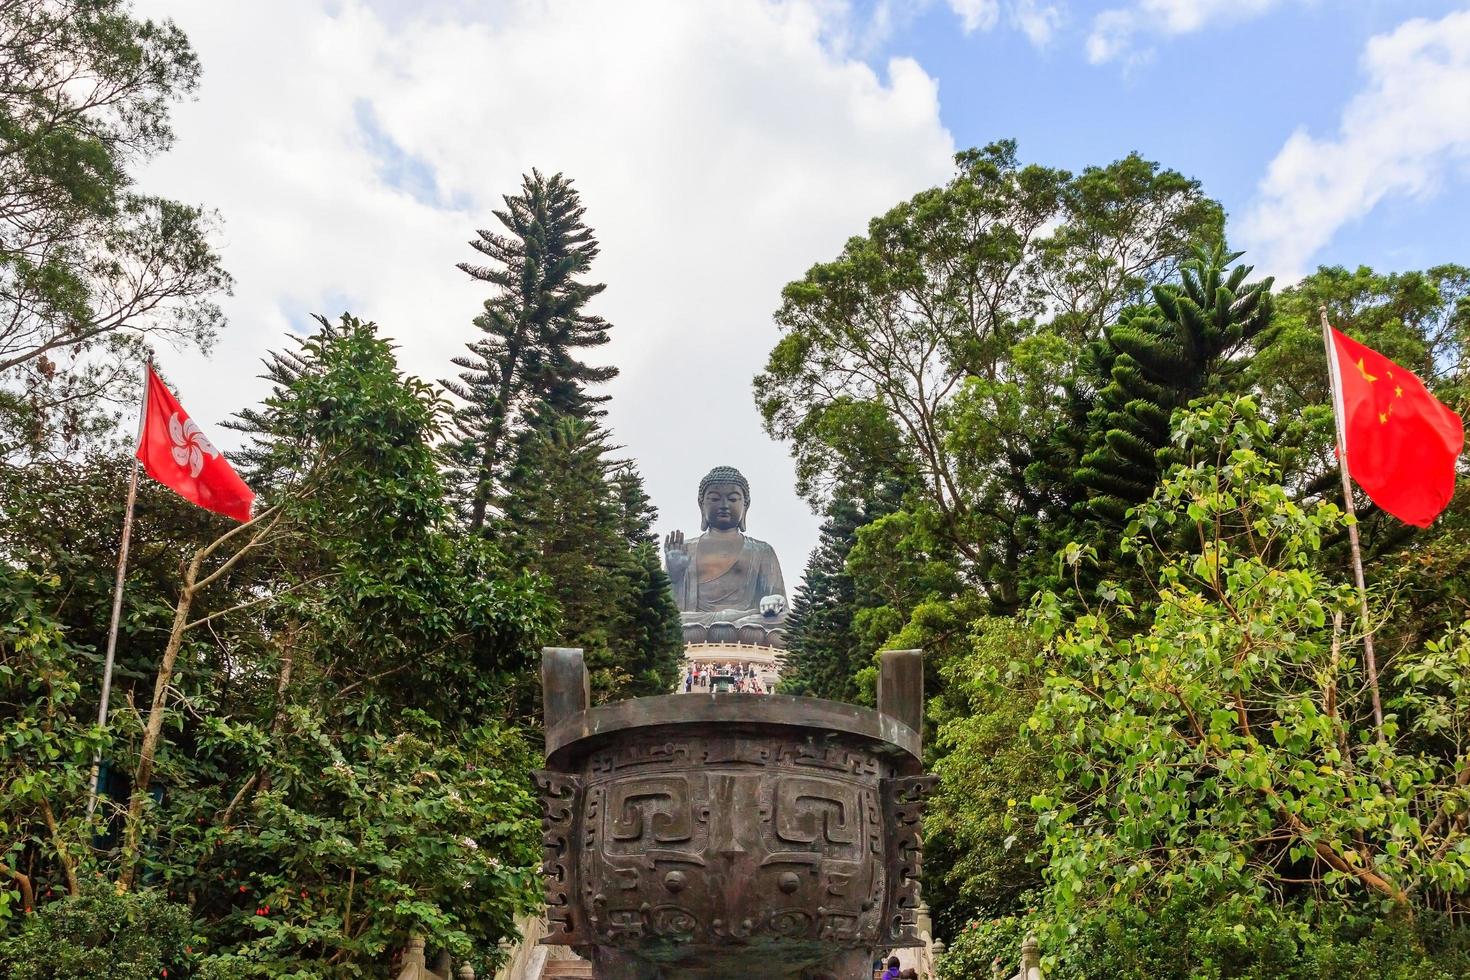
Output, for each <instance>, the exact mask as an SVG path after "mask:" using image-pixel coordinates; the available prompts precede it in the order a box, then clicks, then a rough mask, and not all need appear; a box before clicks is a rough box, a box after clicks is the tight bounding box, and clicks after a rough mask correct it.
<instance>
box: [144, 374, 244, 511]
mask: <svg viewBox="0 0 1470 980" xmlns="http://www.w3.org/2000/svg"><path fill="white" fill-rule="evenodd" d="M138 459H139V460H141V461H142V463H143V469H145V470H147V471H148V475H149V476H151V477H153V479H155V480H157V481H158V482H159V483H162V484H163V485H164V486H166V487H168V488H169V489H170V490H172V491H173V492H174V493H177V494H178V495H179V496H180V497H183V498H184V499H185V500H190V501H193V502H194V503H196V504H198V505H199V506H200V507H203V508H204V509H205V510H212V511H214V512H215V513H216V514H224V515H225V516H226V517H233V518H234V519H235V520H237V521H241V522H244V521H248V520H250V505H251V503H252V502H254V500H255V493H254V491H252V490H251V489H250V488H249V487H247V486H246V485H245V481H244V480H242V479H240V477H239V475H238V474H236V473H235V471H234V470H233V469H231V468H230V464H229V463H228V462H226V461H225V458H224V457H223V456H221V455H220V451H219V450H218V449H215V448H214V444H213V443H211V442H210V441H209V440H208V439H206V438H204V433H203V432H201V431H199V426H197V425H195V424H194V421H193V420H192V419H191V418H189V413H188V412H186V411H184V406H182V405H180V404H179V400H178V399H177V398H175V397H174V396H173V392H171V391H169V390H168V388H166V387H164V384H163V382H162V381H160V380H159V378H158V375H157V374H155V373H154V371H153V365H151V364H150V365H148V390H147V391H146V392H145V393H144V395H143V433H142V436H141V437H140V438H139V439H138Z"/></svg>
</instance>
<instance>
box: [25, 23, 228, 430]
mask: <svg viewBox="0 0 1470 980" xmlns="http://www.w3.org/2000/svg"><path fill="white" fill-rule="evenodd" d="M128 6H129V5H128V4H127V3H126V0H16V2H11V3H6V4H4V5H3V6H0V381H3V383H4V385H5V387H6V388H7V389H8V390H7V398H9V399H12V400H13V406H12V407H21V408H24V409H27V410H28V411H29V413H30V416H31V419H30V422H31V425H30V426H22V427H21V429H22V431H25V430H27V429H31V428H33V427H34V426H35V425H41V427H42V428H43V429H45V428H47V427H46V426H45V425H44V423H43V420H41V419H40V418H39V416H43V415H45V414H46V413H48V412H49V411H50V410H51V409H53V408H55V409H58V410H59V411H60V412H61V413H62V415H63V418H62V420H61V423H60V427H61V428H62V429H63V430H65V431H64V433H63V436H64V437H66V436H71V435H74V434H75V433H76V432H77V431H79V430H81V429H83V428H85V424H84V422H85V420H84V418H83V415H84V414H85V412H84V409H85V408H86V407H87V406H88V405H89V404H90V403H91V402H92V401H93V400H94V399H95V398H96V397H98V396H100V395H103V394H105V393H107V390H108V389H109V387H112V386H114V385H115V383H116V382H117V381H118V376H119V372H123V371H125V370H126V368H125V367H124V366H125V365H127V364H136V363H137V362H138V361H139V360H141V355H142V352H143V351H144V349H145V348H146V347H147V345H148V344H149V343H150V341H153V340H156V339H166V340H170V341H175V342H182V341H187V342H193V343H197V344H200V345H207V344H208V342H209V341H210V339H211V337H212V336H213V334H214V331H215V330H216V329H217V328H218V327H219V326H220V325H221V324H222V323H223V318H222V316H221V313H220V310H219V308H218V307H217V306H216V305H215V303H214V301H213V297H215V296H216V295H218V294H219V293H221V292H223V291H227V290H228V289H229V287H230V277H229V275H228V274H227V273H225V271H224V270H223V269H222V268H221V267H220V263H219V258H218V256H217V255H216V254H215V252H214V251H213V249H212V247H211V246H210V244H209V242H208V233H209V231H210V226H211V223H212V219H211V216H210V215H208V214H207V213H206V212H204V211H203V210H201V209H200V208H197V207H194V206H191V205H186V204H181V203H179V202H176V201H171V200H168V199H166V198H162V197H156V196H150V195H142V194H137V193H135V192H133V191H132V190H131V189H130V186H131V183H132V177H131V176H130V174H129V170H130V169H131V168H132V167H134V166H136V165H138V164H140V163H142V162H143V161H145V160H147V159H148V158H150V157H152V156H154V155H156V154H157V153H160V152H162V151H164V150H166V149H167V148H168V146H169V144H170V143H171V142H172V139H173V134H172V131H171V130H170V128H169V120H168V112H169V107H170V105H171V104H172V103H173V102H175V101H176V100H177V99H179V98H182V97H183V96H186V95H188V94H189V93H190V92H192V91H193V90H194V87H195V86H196V84H197V83H198V77H199V64H198V61H197V60H196V59H195V57H194V53H193V51H192V50H191V49H190V47H189V43H188V40H187V39H186V38H185V36H184V34H183V32H182V31H180V30H179V29H178V27H176V26H175V25H174V24H173V23H172V22H170V21H163V22H161V23H155V22H153V21H150V20H138V19H135V18H134V17H133V16H131V13H130V11H129V9H128ZM62 358H67V359H69V360H70V362H71V366H70V368H68V369H63V368H62V367H61V363H62ZM128 380H129V379H128V378H127V377H126V376H125V375H124V376H123V377H122V378H121V381H122V383H123V384H126V383H127V381H128ZM17 389H23V390H24V391H25V392H26V394H25V395H24V396H20V397H17V393H16V392H17Z"/></svg>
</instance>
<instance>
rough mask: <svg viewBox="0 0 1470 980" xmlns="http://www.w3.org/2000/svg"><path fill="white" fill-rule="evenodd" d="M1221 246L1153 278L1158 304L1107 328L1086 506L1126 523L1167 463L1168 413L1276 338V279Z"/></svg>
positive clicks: (1224, 381)
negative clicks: (1176, 271)
mask: <svg viewBox="0 0 1470 980" xmlns="http://www.w3.org/2000/svg"><path fill="white" fill-rule="evenodd" d="M1239 257H1240V255H1239V253H1237V254H1234V255H1230V254H1226V253H1225V251H1224V249H1223V248H1222V247H1218V246H1217V247H1216V248H1215V249H1214V250H1213V251H1211V252H1200V253H1199V254H1198V255H1197V256H1196V257H1195V258H1194V259H1193V260H1191V261H1189V262H1187V263H1185V266H1184V268H1183V270H1182V277H1181V282H1180V283H1179V284H1177V285H1176V284H1173V283H1165V284H1161V285H1159V286H1156V287H1155V288H1154V305H1153V306H1152V307H1149V308H1146V309H1142V310H1139V311H1137V312H1136V313H1134V314H1133V315H1131V316H1129V317H1128V318H1127V319H1125V320H1124V321H1123V322H1122V323H1120V324H1118V325H1117V326H1116V327H1113V328H1112V329H1111V330H1109V331H1108V333H1107V335H1106V339H1105V342H1104V343H1103V344H1102V345H1100V347H1099V350H1098V361H1099V362H1100V363H1099V366H1100V368H1101V369H1102V373H1103V375H1104V376H1105V377H1106V378H1107V379H1108V381H1107V384H1106V385H1105V386H1104V387H1103V388H1102V390H1101V391H1099V392H1098V395H1097V404H1096V405H1095V406H1094V408H1093V410H1092V414H1091V417H1090V422H1091V444H1090V446H1089V449H1088V452H1087V455H1085V456H1084V457H1083V458H1082V465H1081V468H1080V469H1079V470H1078V471H1077V475H1076V479H1077V481H1078V482H1079V483H1081V484H1082V485H1083V486H1085V487H1087V489H1088V490H1090V491H1091V492H1092V493H1091V495H1090V496H1089V499H1088V501H1087V505H1086V506H1087V509H1088V510H1089V511H1090V512H1091V513H1093V514H1095V515H1098V516H1099V517H1101V518H1103V519H1104V520H1105V521H1107V522H1109V523H1112V524H1115V525H1117V524H1122V523H1123V522H1124V519H1125V514H1126V512H1127V510H1128V508H1129V507H1132V506H1134V505H1136V504H1139V503H1142V502H1143V501H1145V500H1147V499H1148V498H1149V497H1150V496H1151V495H1152V494H1153V492H1154V487H1155V486H1157V485H1158V481H1159V478H1160V476H1161V475H1162V473H1163V471H1164V470H1165V469H1166V463H1165V461H1163V460H1161V459H1160V458H1159V455H1160V451H1161V450H1165V449H1167V448H1168V446H1169V445H1170V438H1169V435H1170V433H1169V419H1170V416H1171V414H1172V413H1173V411H1174V410H1175V409H1176V408H1182V407H1183V406H1185V405H1187V404H1189V403H1190V402H1191V401H1192V400H1194V399H1195V398H1198V397H1200V396H1202V395H1205V394H1212V393H1220V392H1225V391H1229V390H1231V384H1232V382H1233V381H1234V380H1235V378H1236V377H1237V376H1239V375H1240V374H1241V373H1242V372H1243V371H1244V370H1245V367H1246V364H1247V363H1248V362H1249V358H1250V356H1251V354H1252V353H1254V351H1255V350H1256V349H1258V348H1262V347H1266V346H1268V345H1269V343H1270V340H1271V332H1270V330H1269V328H1270V326H1271V311H1272V305H1271V293H1270V289H1271V279H1269V278H1267V279H1264V280H1262V281H1260V282H1256V283H1251V284H1247V283H1246V281H1245V279H1246V276H1248V275H1250V272H1251V267H1250V266H1246V265H1238V266H1236V267H1235V268H1234V269H1229V270H1228V271H1227V266H1229V264H1230V263H1231V262H1234V261H1235V260H1236V259H1237V258H1239Z"/></svg>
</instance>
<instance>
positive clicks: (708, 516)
mask: <svg viewBox="0 0 1470 980" xmlns="http://www.w3.org/2000/svg"><path fill="white" fill-rule="evenodd" d="M749 507H750V483H749V482H747V481H746V479H745V477H744V476H742V475H741V474H740V471H739V470H737V469H735V468H734V467H733V466H716V467H715V468H714V469H712V470H710V471H709V473H708V475H706V476H705V478H704V479H703V480H700V481H699V509H700V513H701V516H702V520H701V522H700V529H701V530H702V531H704V533H703V534H701V535H700V536H699V537H697V538H692V539H690V540H688V541H686V540H685V539H684V533H683V532H682V531H674V532H673V533H671V534H670V535H669V536H668V537H667V538H665V539H664V564H665V566H666V567H667V568H668V572H669V581H670V582H671V583H672V585H673V589H674V602H675V604H676V605H678V607H679V613H680V618H681V619H682V620H683V621H684V627H685V629H684V633H685V637H686V639H690V640H695V639H696V638H697V637H696V635H695V634H700V633H702V632H703V631H702V630H699V629H697V628H696V629H693V630H691V628H690V627H708V626H711V625H713V624H716V623H729V624H732V625H733V626H735V627H737V628H738V627H750V626H759V627H762V628H763V629H762V631H757V635H759V636H760V637H761V639H757V640H756V641H755V642H758V643H765V644H770V645H774V646H780V645H781V636H782V633H783V632H784V631H783V630H782V629H781V627H782V626H783V625H784V623H785V621H786V584H785V583H784V582H783V581H782V580H781V563H780V562H779V561H777V560H776V552H775V550H773V549H772V548H771V546H770V545H768V544H766V543H765V542H764V541H758V540H756V539H755V538H752V537H750V536H749V535H748V534H746V533H745V512H746V511H747V510H748V509H749ZM751 633H752V631H751V630H749V629H746V630H741V631H740V635H741V637H742V641H743V642H749V640H748V639H747V638H748V637H749V636H750V635H751Z"/></svg>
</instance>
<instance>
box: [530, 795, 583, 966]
mask: <svg viewBox="0 0 1470 980" xmlns="http://www.w3.org/2000/svg"><path fill="white" fill-rule="evenodd" d="M531 775H532V777H533V778H534V779H535V781H536V787H537V789H539V790H540V791H541V849H542V854H541V873H542V875H543V876H545V878H546V919H547V928H548V931H549V933H550V934H551V935H554V936H560V937H562V938H563V939H565V940H566V941H568V942H571V941H572V940H573V938H574V937H576V936H577V935H578V933H579V930H578V928H577V924H578V923H577V913H576V898H577V896H576V893H575V889H576V881H577V874H576V847H575V840H576V831H575V829H574V828H575V826H576V817H577V810H578V797H579V796H580V795H581V780H580V779H578V778H577V777H576V776H574V775H571V774H569V773H562V772H549V771H547V770H544V769H541V770H537V771H536V772H534V773H532V774H531Z"/></svg>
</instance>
